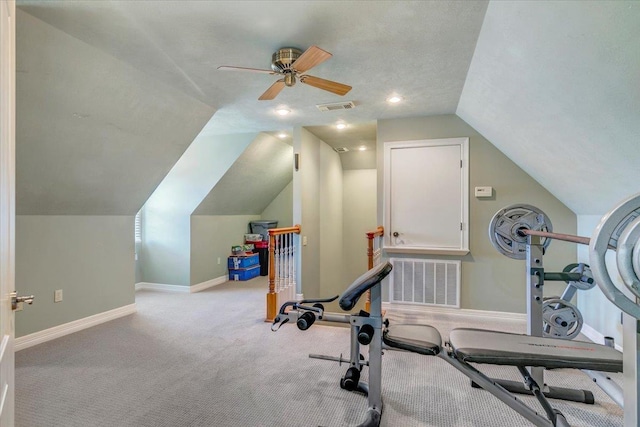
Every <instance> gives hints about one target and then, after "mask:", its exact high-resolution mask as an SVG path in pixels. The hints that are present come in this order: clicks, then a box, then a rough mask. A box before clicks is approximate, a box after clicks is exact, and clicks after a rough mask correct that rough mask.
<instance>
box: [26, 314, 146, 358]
mask: <svg viewBox="0 0 640 427" xmlns="http://www.w3.org/2000/svg"><path fill="white" fill-rule="evenodd" d="M135 312H136V305H135V303H134V304H129V305H125V306H122V307H118V308H114V309H113V310H109V311H105V312H103V313H98V314H94V315H93V316H89V317H85V318H82V319H78V320H74V321H73V322H69V323H64V324H62V325H58V326H54V327H53V328H49V329H45V330H43V331H39V332H34V333H33V334H29V335H25V336H23V337H19V338H16V340H15V342H14V350H15V351H20V350H24V349H25V348H29V347H33V346H34V345H38V344H42V343H44V342H47V341H51V340H54V339H56V338H60V337H63V336H65V335H69V334H72V333H74V332H78V331H81V330H83V329H87V328H90V327H92V326H96V325H99V324H101V323H105V322H108V321H110V320H115V319H117V318H120V317H123V316H128V315H129V314H133V313H135Z"/></svg>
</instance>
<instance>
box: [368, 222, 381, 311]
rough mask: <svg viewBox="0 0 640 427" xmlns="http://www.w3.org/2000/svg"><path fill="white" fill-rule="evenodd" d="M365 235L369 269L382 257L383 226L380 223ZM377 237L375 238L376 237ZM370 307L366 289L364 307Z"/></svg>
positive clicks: (369, 297)
mask: <svg viewBox="0 0 640 427" xmlns="http://www.w3.org/2000/svg"><path fill="white" fill-rule="evenodd" d="M366 235H367V267H368V268H369V270H371V269H372V268H373V267H375V266H376V265H378V264H379V263H380V260H381V257H382V236H384V227H382V226H381V225H379V226H378V228H376V230H375V231H368V232H367V233H366ZM376 237H377V239H376ZM370 308H371V292H370V291H367V300H366V302H365V304H364V309H365V310H366V311H369V310H370Z"/></svg>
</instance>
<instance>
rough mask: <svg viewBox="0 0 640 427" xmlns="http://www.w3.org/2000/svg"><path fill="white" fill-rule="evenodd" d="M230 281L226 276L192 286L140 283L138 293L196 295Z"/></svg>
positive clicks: (137, 286) (137, 287)
mask: <svg viewBox="0 0 640 427" xmlns="http://www.w3.org/2000/svg"><path fill="white" fill-rule="evenodd" d="M228 281H229V277H228V276H227V275H226V274H225V275H224V276H220V277H216V278H215V279H211V280H207V281H206V282H202V283H198V284H197V285H191V286H180V285H165V284H163V283H150V282H139V283H136V288H135V289H136V291H139V290H141V289H146V290H151V291H161V292H182V293H191V294H193V293H195V292H200V291H204V290H205V289H209V288H211V287H213V286H218V285H221V284H223V283H226V282H228Z"/></svg>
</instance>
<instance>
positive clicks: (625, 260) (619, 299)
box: [589, 194, 640, 319]
mask: <svg viewBox="0 0 640 427" xmlns="http://www.w3.org/2000/svg"><path fill="white" fill-rule="evenodd" d="M638 217H640V194H636V195H634V196H631V197H629V198H627V199H625V200H623V201H622V202H620V203H619V204H618V206H616V207H615V208H614V209H613V210H611V211H610V212H609V213H607V214H606V215H605V216H603V217H602V219H601V220H600V223H599V224H598V226H597V227H596V229H595V231H594V232H593V237H592V238H591V242H590V244H589V263H590V264H591V271H592V272H593V277H594V279H595V281H596V283H597V284H598V287H600V290H602V293H603V294H604V295H605V296H606V297H607V299H608V300H609V301H611V302H612V303H613V304H614V305H615V306H616V307H618V308H619V309H620V310H622V311H624V312H625V313H627V314H629V315H630V316H633V317H635V318H636V319H640V305H638V304H637V303H636V298H638V297H640V292H639V291H638V289H637V279H638V271H637V270H640V265H639V264H640V261H637V257H640V255H637V254H638V251H639V250H640V249H638V247H639V246H640V241H638V239H637V237H636V238H635V240H634V237H635V236H636V230H637V227H638V226H637V221H638ZM618 243H620V244H621V247H620V248H619V249H620V250H621V252H622V253H621V254H617V256H616V258H617V259H616V261H617V262H618V265H622V266H623V268H622V270H626V272H625V275H627V273H630V274H631V276H628V277H624V276H622V274H621V275H620V276H621V277H622V280H623V282H624V285H625V286H626V287H627V288H628V289H629V290H630V291H631V292H632V293H633V294H634V295H635V297H636V298H629V297H627V296H626V295H625V294H624V293H623V292H622V291H621V290H620V289H618V287H617V286H616V284H615V283H614V278H613V277H615V276H612V275H611V274H610V273H609V269H608V267H607V263H606V254H607V250H608V248H609V246H612V247H614V248H616V249H618ZM623 246H624V247H623ZM629 263H631V269H630V270H629V269H628V267H626V266H628V265H629ZM634 265H635V268H634ZM621 273H622V271H621ZM634 278H635V280H634ZM618 282H619V281H618ZM634 283H635V284H636V286H635V288H634Z"/></svg>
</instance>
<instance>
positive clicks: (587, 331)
mask: <svg viewBox="0 0 640 427" xmlns="http://www.w3.org/2000/svg"><path fill="white" fill-rule="evenodd" d="M580 333H581V334H582V335H584V336H585V337H587V338H589V339H590V340H591V341H592V342H594V343H596V344H604V335H602V334H601V333H600V332H598V331H596V330H595V329H593V328H592V327H591V326H589V325H587V324H586V323H583V324H582V329H580ZM615 346H616V350H618V351H622V346H621V345H620V344H619V343H615Z"/></svg>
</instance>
